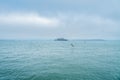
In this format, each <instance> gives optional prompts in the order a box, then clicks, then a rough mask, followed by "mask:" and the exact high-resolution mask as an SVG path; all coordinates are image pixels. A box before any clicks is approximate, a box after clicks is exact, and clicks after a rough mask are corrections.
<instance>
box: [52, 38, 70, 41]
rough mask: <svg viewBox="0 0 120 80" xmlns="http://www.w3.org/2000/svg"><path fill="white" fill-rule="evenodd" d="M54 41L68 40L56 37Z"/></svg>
mask: <svg viewBox="0 0 120 80" xmlns="http://www.w3.org/2000/svg"><path fill="white" fill-rule="evenodd" d="M54 41H68V40H67V39H65V38H57V39H55V40H54Z"/></svg>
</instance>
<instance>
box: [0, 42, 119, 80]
mask: <svg viewBox="0 0 120 80" xmlns="http://www.w3.org/2000/svg"><path fill="white" fill-rule="evenodd" d="M71 44H72V45H71ZM0 80H120V41H119V40H104V41H99V40H98V41H95V40H93V41H85V40H71V41H52V40H0Z"/></svg>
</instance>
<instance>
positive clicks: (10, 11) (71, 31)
mask: <svg viewBox="0 0 120 80" xmlns="http://www.w3.org/2000/svg"><path fill="white" fill-rule="evenodd" d="M56 37H65V38H78V39H93V38H94V39H120V0H0V39H46V38H47V39H49V38H56Z"/></svg>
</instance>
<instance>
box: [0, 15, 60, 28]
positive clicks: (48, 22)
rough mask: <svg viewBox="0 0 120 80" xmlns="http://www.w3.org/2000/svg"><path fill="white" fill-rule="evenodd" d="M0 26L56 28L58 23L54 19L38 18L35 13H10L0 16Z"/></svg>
mask: <svg viewBox="0 0 120 80" xmlns="http://www.w3.org/2000/svg"><path fill="white" fill-rule="evenodd" d="M0 24H2V25H10V26H11V25H12V26H13V25H21V26H39V27H56V26H57V25H58V24H59V21H58V20H57V19H56V18H48V17H44V16H40V15H38V14H37V13H10V14H1V15H0Z"/></svg>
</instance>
